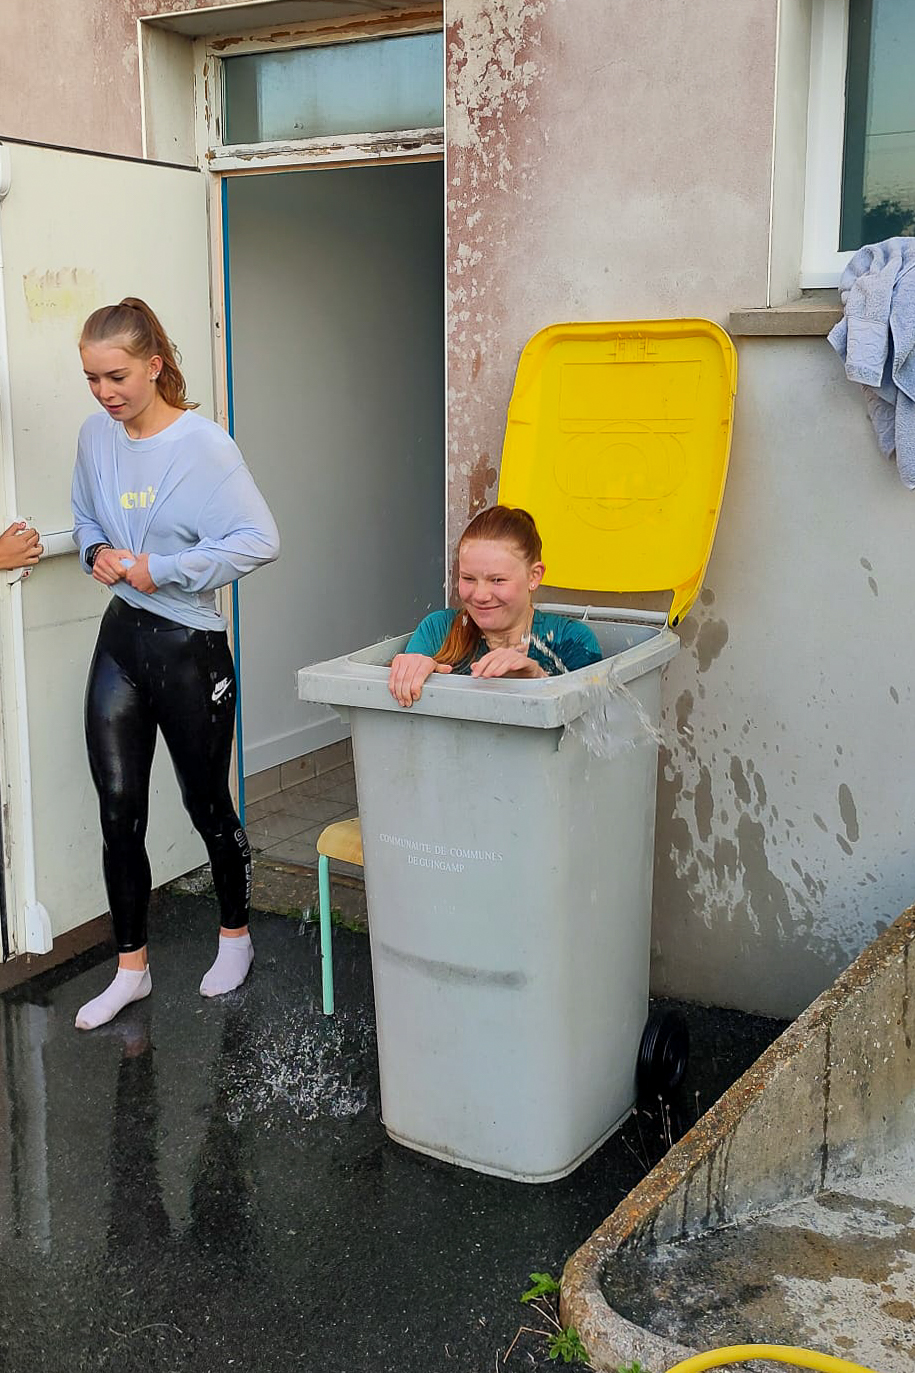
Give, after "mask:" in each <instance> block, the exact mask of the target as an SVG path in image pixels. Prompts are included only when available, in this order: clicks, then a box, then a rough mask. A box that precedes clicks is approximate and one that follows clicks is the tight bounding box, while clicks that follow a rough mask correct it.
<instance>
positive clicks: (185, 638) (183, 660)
mask: <svg viewBox="0 0 915 1373" xmlns="http://www.w3.org/2000/svg"><path fill="white" fill-rule="evenodd" d="M235 691H236V687H235V668H234V665H233V663H232V658H231V655H230V653H229V646H228V642H227V639H226V635H225V633H218V632H212V631H210V630H203V629H188V628H186V627H185V626H184V625H179V624H175V622H174V621H173V620H165V619H163V618H162V617H161V616H159V615H152V614H150V613H149V612H148V611H145V610H135V609H134V608H133V606H130V605H128V604H127V603H126V601H123V600H121V598H120V597H118V596H114V597H113V598H112V602H111V605H110V606H109V607H108V609H107V611H106V612H105V616H104V619H103V620H102V624H101V628H100V630H99V637H98V643H97V644H96V648H95V655H94V657H93V659H92V665H91V667H90V669H89V681H88V684H87V686H86V742H87V745H88V748H89V766H90V768H91V770H92V780H93V781H94V783H95V787H96V790H97V792H98V795H99V808H100V811H101V820H102V839H103V850H102V860H103V866H104V871H105V886H106V888H107V891H108V904H109V906H110V908H111V915H112V919H113V921H114V934H115V939H116V940H117V946H118V950H119V951H120V952H121V953H131V952H133V951H135V950H136V949H141V948H143V946H144V945H145V943H146V913H147V907H148V905H149V893H150V888H151V885H152V877H151V874H150V868H149V858H148V856H147V853H146V823H147V819H148V816H149V779H150V772H151V769H152V761H153V753H154V751H155V747H156V729H157V727H158V728H159V729H161V730H162V735H163V738H164V739H165V742H166V745H167V746H168V751H169V753H170V754H171V757H172V762H173V763H174V765H175V772H176V774H177V776H178V783H179V785H180V787H181V796H182V799H183V801H184V804H185V806H186V807H187V810H188V814H189V815H190V817H191V820H192V821H193V824H194V827H195V828H196V829H197V830H198V831H199V833H200V835H201V836H202V838H203V841H204V843H205V844H206V847H207V853H208V854H209V857H210V863H211V865H212V869H213V885H214V886H215V888H216V895H217V897H218V899H219V906H220V911H221V918H222V924H223V926H224V927H225V928H226V929H229V930H237V929H240V928H241V927H242V926H243V925H246V924H247V923H248V905H249V901H250V897H251V848H250V845H249V844H248V838H247V835H246V834H245V831H244V830H243V829H242V827H241V822H240V821H239V819H238V815H237V814H236V812H235V808H234V806H233V805H232V798H231V796H230V794H229V759H230V756H231V751H232V732H233V729H234V726H235Z"/></svg>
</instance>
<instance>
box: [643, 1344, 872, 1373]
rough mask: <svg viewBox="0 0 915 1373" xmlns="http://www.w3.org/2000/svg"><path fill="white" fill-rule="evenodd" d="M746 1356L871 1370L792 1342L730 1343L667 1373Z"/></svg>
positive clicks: (825, 1368)
mask: <svg viewBox="0 0 915 1373" xmlns="http://www.w3.org/2000/svg"><path fill="white" fill-rule="evenodd" d="M745 1359H775V1360H777V1361H778V1362H779V1363H793V1364H796V1365H797V1366H798V1367H799V1368H815V1369H816V1370H817V1373H874V1370H873V1369H872V1368H864V1367H863V1366H862V1365H861V1364H859V1363H850V1362H849V1361H848V1359H837V1358H836V1357H835V1356H834V1355H832V1354H821V1353H819V1351H818V1350H816V1349H798V1348H797V1347H796V1346H795V1345H793V1344H731V1345H728V1346H727V1347H726V1348H724V1349H709V1350H707V1351H706V1352H705V1353H704V1354H694V1355H693V1357H692V1358H691V1359H683V1361H682V1362H681V1363H677V1364H674V1366H673V1368H669V1369H668V1370H667V1373H705V1369H707V1368H721V1366H722V1365H723V1364H728V1363H743V1362H744V1360H745Z"/></svg>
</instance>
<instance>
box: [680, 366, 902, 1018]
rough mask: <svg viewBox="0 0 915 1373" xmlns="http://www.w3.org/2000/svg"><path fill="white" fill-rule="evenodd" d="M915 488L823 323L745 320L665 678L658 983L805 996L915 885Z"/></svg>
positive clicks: (786, 1000)
mask: <svg viewBox="0 0 915 1373" xmlns="http://www.w3.org/2000/svg"><path fill="white" fill-rule="evenodd" d="M913 518H915V505H913V496H912V494H911V493H910V492H908V491H907V490H906V489H905V488H904V487H903V486H902V484H901V483H900V481H899V479H898V477H897V476H896V472H895V467H894V465H892V464H890V463H887V462H886V460H885V459H884V458H882V457H881V456H880V454H879V452H878V451H877V447H876V444H875V442H874V439H873V435H872V433H871V430H870V425H869V423H868V421H867V418H866V415H865V411H864V406H863V403H862V399H861V396H860V395H859V394H858V389H857V388H856V387H854V386H852V385H851V384H850V383H848V382H847V381H846V380H845V378H844V374H843V372H842V368H841V366H840V364H839V361H838V359H837V358H836V357H835V355H834V354H833V352H832V350H831V349H830V348H829V346H828V344H827V343H826V341H825V340H824V339H807V340H804V339H762V340H752V341H751V340H744V341H742V342H741V346H740V378H739V381H738V397H737V410H736V422H735V431H734V447H733V455H732V462H731V470H730V474H729V478H728V486H727V491H726V494H725V501H724V507H723V510H722V516H721V521H720V524H719V527H718V537H717V540H716V543H715V549H714V553H713V555H712V560H711V563H710V565H709V568H708V573H707V577H706V588H705V591H704V592H703V595H702V597H701V598H700V601H699V602H698V603H697V605H696V606H695V607H694V609H693V611H692V613H691V614H690V616H688V617H687V619H686V620H685V621H684V623H683V625H682V626H681V629H680V634H681V640H682V642H683V644H684V648H685V651H684V652H682V653H681V654H680V656H679V658H677V659H676V660H675V661H674V662H673V663H671V665H670V667H669V668H668V670H667V674H666V678H665V684H664V698H665V712H664V721H665V734H666V737H667V739H668V743H669V748H668V750H666V751H665V755H664V758H663V763H662V769H661V780H660V785H659V793H658V800H659V806H658V844H657V858H656V872H655V921H654V930H653V951H654V960H653V969H654V982H655V987H656V989H657V990H658V991H666V992H671V993H675V994H677V995H684V996H688V997H693V998H697V999H701V1000H710V1001H716V1002H718V1003H720V1004H724V1005H732V1006H739V1007H745V1008H748V1009H752V1010H760V1011H768V1012H772V1013H774V1014H779V1015H781V1014H791V1013H793V1012H795V1011H796V1010H798V1009H799V1008H800V1007H801V1006H803V1005H804V1004H806V1003H807V1002H809V1001H810V1000H811V999H812V997H813V996H814V995H815V994H816V993H818V992H819V991H821V990H822V988H823V987H824V986H826V985H827V984H828V983H829V982H830V981H831V980H832V979H833V977H834V976H835V974H836V973H837V972H838V971H840V970H841V969H842V968H843V967H845V966H846V964H848V963H849V962H850V960H851V959H852V958H853V957H855V955H856V954H858V953H859V952H860V950H861V949H862V948H863V947H864V946H865V945H866V944H867V943H868V942H869V941H870V940H871V938H872V937H873V935H874V934H875V933H876V932H877V931H878V930H880V929H882V928H883V927H884V926H885V925H887V924H888V923H889V922H890V921H891V920H892V919H893V918H894V915H895V913H896V912H897V911H898V910H899V909H900V907H902V906H905V905H906V904H907V903H908V902H910V901H911V897H912V887H913V877H915V858H913V842H912V809H913V807H912V783H911V777H910V772H909V759H910V758H911V757H912V756H913V753H915V711H913V686H912V676H913V667H915V650H913V647H912V645H911V642H910V641H909V638H908V634H907V630H906V624H907V620H908V615H909V606H910V602H911V581H910V573H909V568H910V563H911V553H910V550H911V539H912V529H913Z"/></svg>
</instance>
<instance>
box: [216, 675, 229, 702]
mask: <svg viewBox="0 0 915 1373" xmlns="http://www.w3.org/2000/svg"><path fill="white" fill-rule="evenodd" d="M230 685H231V682H230V680H229V678H228V677H223V679H222V681H221V682H217V683H216V685H215V686H214V688H213V695H212V698H211V699H212V700H214V701H218V700H220V698H221V697H223V696H225V694H226V692H227V691H228V690H229V687H230Z"/></svg>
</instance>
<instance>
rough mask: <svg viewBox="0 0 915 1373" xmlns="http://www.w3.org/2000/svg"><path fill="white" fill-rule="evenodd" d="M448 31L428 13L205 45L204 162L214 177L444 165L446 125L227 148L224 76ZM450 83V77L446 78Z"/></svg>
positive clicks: (200, 65)
mask: <svg viewBox="0 0 915 1373" xmlns="http://www.w3.org/2000/svg"><path fill="white" fill-rule="evenodd" d="M441 28H442V16H441V13H440V11H439V12H438V13H436V11H434V10H430V9H428V8H427V9H424V10H416V11H410V12H407V13H400V14H397V15H390V14H387V15H378V16H374V17H372V18H371V19H369V20H366V19H361V20H359V21H358V22H354V21H353V20H351V19H349V20H345V21H337V22H324V23H311V24H302V25H291V26H289V27H286V28H284V30H283V32H282V33H281V34H278V33H276V31H275V30H274V31H271V30H269V29H264V30H258V31H256V32H253V33H248V34H244V35H239V36H237V37H230V38H217V39H201V40H198V41H199V44H200V51H199V52H198V54H197V58H196V62H195V67H196V70H197V73H198V80H199V95H198V100H197V110H198V149H199V152H200V161H201V164H202V165H203V166H205V167H206V168H207V169H208V170H209V171H211V172H219V173H225V172H240V171H253V170H255V169H257V170H264V171H266V170H270V169H281V168H289V167H302V166H305V165H310V166H322V165H328V164H330V165H332V164H334V163H345V164H348V165H352V164H353V163H360V162H362V163H370V162H377V161H381V160H390V159H391V158H396V159H398V160H402V159H411V160H412V159H414V158H428V157H441V156H442V154H443V151H444V146H445V131H444V127H443V126H442V125H439V126H437V127H435V128H422V129H400V130H396V131H394V132H384V133H363V134H358V133H356V134H340V135H334V134H330V135H321V136H319V137H317V138H299V139H282V140H275V141H271V142H263V143H234V144H229V143H224V142H223V131H222V124H223V113H222V112H223V68H222V63H223V60H224V59H225V58H228V57H240V56H243V55H248V54H252V53H259V52H282V51H288V50H289V49H292V48H304V47H329V46H332V45H335V44H339V43H361V42H372V41H373V40H374V39H378V38H392V37H397V36H401V35H406V34H419V33H437V32H439V31H440V30H441ZM443 81H444V74H443Z"/></svg>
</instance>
